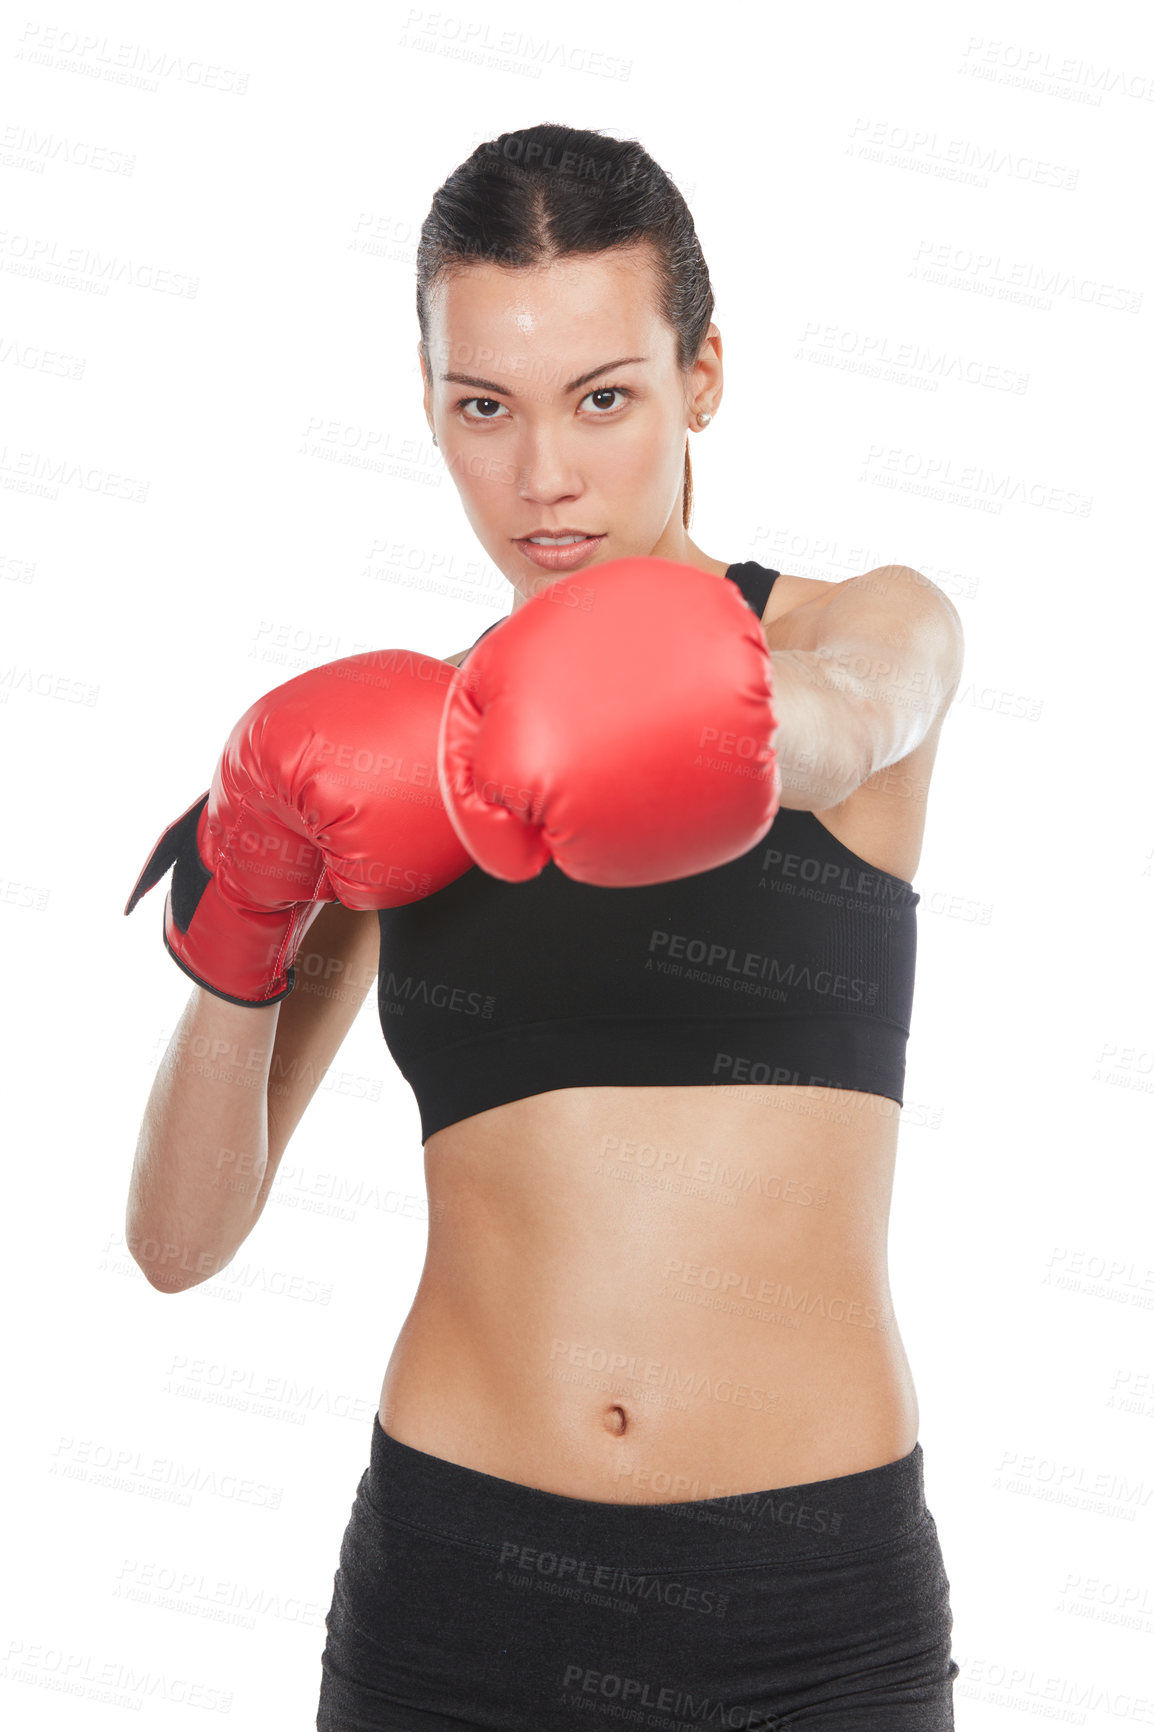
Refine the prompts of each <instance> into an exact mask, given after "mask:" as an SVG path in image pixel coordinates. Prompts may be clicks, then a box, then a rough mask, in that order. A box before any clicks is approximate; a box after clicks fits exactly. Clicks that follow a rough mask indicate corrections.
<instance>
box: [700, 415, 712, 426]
mask: <svg viewBox="0 0 1154 1732" xmlns="http://www.w3.org/2000/svg"><path fill="white" fill-rule="evenodd" d="M712 420H713V416H712V415H710V414H709V413H706V414H704V415H699V416H698V417H697V425H698V426H699V427H708V426H709V423H710V422H711V421H712Z"/></svg>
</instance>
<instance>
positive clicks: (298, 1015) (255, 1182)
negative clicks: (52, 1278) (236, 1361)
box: [125, 902, 379, 1293]
mask: <svg viewBox="0 0 1154 1732" xmlns="http://www.w3.org/2000/svg"><path fill="white" fill-rule="evenodd" d="M378 948H379V926H378V922H377V916H376V915H375V914H364V913H354V912H353V911H352V910H350V909H347V908H343V907H341V905H340V904H339V903H335V902H334V903H331V904H328V905H326V907H325V908H323V909H322V910H321V912H320V914H319V915H317V917H316V919H315V920H314V921H313V924H312V926H311V927H310V928H309V931H308V933H307V935H306V937H305V940H304V942H303V943H302V946H301V951H300V954H299V955H298V957H297V960H296V984H295V986H294V988H293V990H292V992H291V993H290V994H289V995H288V996H287V998H283V999H281V1000H279V1001H278V1002H277V1003H275V1004H270V1005H263V1006H259V1007H257V1006H249V1005H237V1004H230V1003H228V1002H227V1000H225V999H222V998H218V997H216V996H215V995H214V994H213V993H210V992H206V991H204V990H203V989H202V988H201V987H199V986H196V987H194V988H193V992H192V996H191V998H190V999H189V1001H188V1004H187V1006H186V1008H185V1011H184V1014H183V1015H182V1017H181V1019H180V1022H179V1023H178V1024H177V1027H176V1030H175V1032H174V1034H173V1036H172V1039H171V1040H170V1041H169V1044H168V1048H167V1050H166V1052H165V1054H164V1057H163V1058H162V1059H161V1062H160V1067H159V1069H158V1071H157V1075H156V1080H155V1082H154V1083H153V1085H152V1089H151V1092H150V1094H149V1097H148V1101H147V1104H146V1106H145V1109H144V1117H143V1120H142V1122H141V1127H140V1135H139V1138H138V1139H137V1145H136V1155H135V1160H134V1164H133V1169H132V1178H131V1181H130V1184H129V1194H128V1206H127V1211H126V1217H125V1234H126V1237H127V1240H128V1247H129V1250H130V1251H131V1253H132V1256H133V1257H134V1258H135V1260H136V1262H137V1264H138V1265H139V1267H140V1268H141V1269H142V1270H143V1272H144V1274H145V1275H146V1276H147V1277H148V1280H149V1281H150V1282H151V1284H152V1286H153V1287H155V1288H156V1289H157V1290H158V1291H159V1292H162V1293H180V1292H183V1291H184V1290H185V1289H186V1288H188V1287H195V1286H197V1285H199V1283H200V1282H202V1281H207V1280H208V1279H209V1278H210V1276H212V1275H215V1274H216V1273H217V1272H218V1271H219V1270H221V1269H223V1268H224V1267H225V1266H226V1265H227V1264H228V1263H230V1262H231V1261H232V1259H233V1257H235V1255H236V1253H237V1251H238V1249H239V1248H240V1246H241V1245H242V1244H243V1243H244V1241H245V1239H246V1238H247V1237H248V1235H249V1233H251V1231H252V1229H253V1227H254V1226H255V1225H256V1223H257V1221H258V1219H259V1218H260V1214H261V1211H262V1209H263V1208H264V1205H265V1201H266V1199H267V1197H268V1193H269V1190H270V1189H271V1187H272V1182H273V1180H274V1178H275V1177H276V1170H277V1167H278V1165H279V1163H280V1159H281V1156H282V1155H283V1154H284V1151H285V1148H286V1146H287V1144H288V1141H289V1138H290V1137H291V1135H292V1133H293V1131H294V1130H295V1129H296V1126H297V1125H298V1123H299V1122H300V1119H301V1116H302V1114H303V1113H304V1110H305V1108H306V1107H307V1105H308V1103H309V1101H310V1100H311V1099H312V1097H313V1095H314V1094H315V1092H316V1089H317V1085H318V1084H319V1082H320V1080H321V1078H322V1076H323V1075H324V1072H325V1070H326V1069H327V1068H328V1066H329V1065H330V1064H331V1063H332V1061H333V1058H334V1057H335V1055H336V1053H337V1050H338V1048H339V1047H340V1044H341V1042H342V1041H343V1040H344V1038H345V1035H346V1034H347V1033H348V1031H349V1028H350V1027H351V1026H352V1023H353V1020H354V1018H355V1017H356V1014H357V1011H358V1010H359V1009H360V1007H361V1005H362V1004H363V1002H364V999H365V994H366V992H367V991H368V988H369V986H370V984H371V983H372V981H373V979H374V977H375V974H376V966H377V956H378Z"/></svg>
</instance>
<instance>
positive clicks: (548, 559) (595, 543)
mask: <svg viewBox="0 0 1154 1732" xmlns="http://www.w3.org/2000/svg"><path fill="white" fill-rule="evenodd" d="M537 533H541V534H550V533H552V534H555V535H578V534H580V535H581V537H582V539H581V540H580V541H571V542H567V543H565V545H564V546H561V547H556V546H553V547H546V546H538V545H536V544H535V543H534V542H533V541H532V540H531V539H530V538H529V536H527V535H523V536H520V537H519V538H518V540H517V542H516V545H517V546H518V547H519V548H520V549H521V552H522V553H523V554H524V555H525V557H526V559H529V560H531V561H532V563H533V564H534V565H539V566H540V567H541V568H542V570H544V571H572V570H574V569H576V567H577V566H579V565H582V564H583V563H584V562H585V560H587V559H588V558H589V557H590V556H591V555H592V554H594V553H595V552H596V551H597V549H598V548H599V547H600V546H601V543H602V542H603V541H604V540H605V537H604V535H586V534H584V533H583V532H582V531H580V530H575V529H571V530H566V529H558V530H553V531H548V530H542V531H534V534H537Z"/></svg>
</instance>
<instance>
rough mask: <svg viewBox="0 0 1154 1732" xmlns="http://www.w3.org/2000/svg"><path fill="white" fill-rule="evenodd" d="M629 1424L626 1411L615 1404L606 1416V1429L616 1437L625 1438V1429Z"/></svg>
mask: <svg viewBox="0 0 1154 1732" xmlns="http://www.w3.org/2000/svg"><path fill="white" fill-rule="evenodd" d="M628 1424H629V1421H628V1420H627V1419H626V1417H625V1409H624V1408H623V1407H620V1406H618V1405H617V1404H616V1403H614V1405H613V1406H612V1407H611V1408H610V1409H609V1411H608V1412H607V1413H606V1415H605V1426H606V1429H607V1430H608V1431H611V1432H612V1433H613V1434H614V1436H615V1437H624V1436H625V1428H626V1426H627V1425H628Z"/></svg>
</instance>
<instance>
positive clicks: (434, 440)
mask: <svg viewBox="0 0 1154 1732" xmlns="http://www.w3.org/2000/svg"><path fill="white" fill-rule="evenodd" d="M433 444H434V445H437V435H436V434H435V433H434V434H433ZM437 449H438V451H439V450H440V446H439V445H437Z"/></svg>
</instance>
